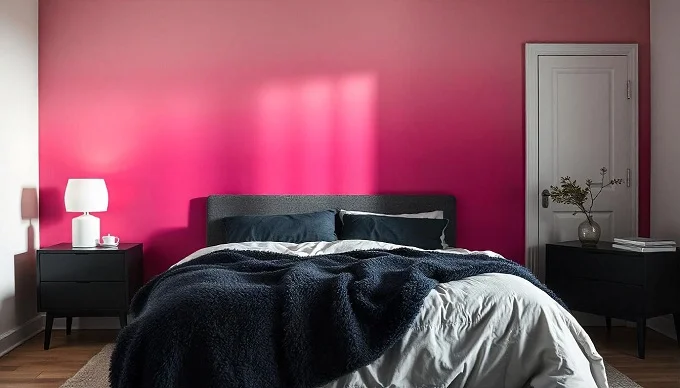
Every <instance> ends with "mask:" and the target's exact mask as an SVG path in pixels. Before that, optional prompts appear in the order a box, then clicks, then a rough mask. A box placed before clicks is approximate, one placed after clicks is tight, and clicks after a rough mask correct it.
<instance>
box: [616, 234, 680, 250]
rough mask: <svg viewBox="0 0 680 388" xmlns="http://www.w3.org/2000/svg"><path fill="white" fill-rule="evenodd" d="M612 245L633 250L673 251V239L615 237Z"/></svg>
mask: <svg viewBox="0 0 680 388" xmlns="http://www.w3.org/2000/svg"><path fill="white" fill-rule="evenodd" d="M612 247H614V248H618V249H625V250H627V251H634V252H675V241H673V240H659V239H653V238H647V237H626V238H615V239H614V244H612Z"/></svg>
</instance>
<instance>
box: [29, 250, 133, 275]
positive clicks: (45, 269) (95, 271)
mask: <svg viewBox="0 0 680 388" xmlns="http://www.w3.org/2000/svg"><path fill="white" fill-rule="evenodd" d="M86 252H87V253H86ZM39 258H40V280H41V281H43V282H44V281H51V282H71V281H72V282H78V281H125V256H124V254H122V253H120V254H119V253H92V252H88V251H83V253H41V254H40V255H39Z"/></svg>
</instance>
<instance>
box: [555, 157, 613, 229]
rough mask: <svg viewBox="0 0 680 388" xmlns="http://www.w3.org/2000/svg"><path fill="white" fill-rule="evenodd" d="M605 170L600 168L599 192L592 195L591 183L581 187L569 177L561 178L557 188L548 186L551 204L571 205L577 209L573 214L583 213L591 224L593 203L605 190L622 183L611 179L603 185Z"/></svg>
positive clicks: (589, 181)
mask: <svg viewBox="0 0 680 388" xmlns="http://www.w3.org/2000/svg"><path fill="white" fill-rule="evenodd" d="M606 174H607V169H606V168H605V167H602V168H601V169H600V190H599V191H598V192H597V194H595V195H593V191H592V185H593V181H592V180H590V179H586V185H585V187H581V186H580V185H579V184H577V183H576V181H575V180H572V179H571V177H568V176H566V177H561V178H560V185H559V186H553V185H551V186H550V198H552V200H553V202H556V203H561V204H565V205H573V206H576V207H577V208H578V210H577V211H575V212H574V214H577V213H583V214H584V215H585V216H586V219H587V220H588V223H590V224H591V225H592V223H593V206H594V204H595V201H596V200H597V198H598V197H599V196H600V194H601V193H602V190H604V189H605V188H607V187H609V186H612V185H618V184H621V183H623V179H612V180H610V181H609V182H608V183H607V184H605V183H604V179H605V176H606ZM588 200H590V206H588V207H587V208H586V201H588Z"/></svg>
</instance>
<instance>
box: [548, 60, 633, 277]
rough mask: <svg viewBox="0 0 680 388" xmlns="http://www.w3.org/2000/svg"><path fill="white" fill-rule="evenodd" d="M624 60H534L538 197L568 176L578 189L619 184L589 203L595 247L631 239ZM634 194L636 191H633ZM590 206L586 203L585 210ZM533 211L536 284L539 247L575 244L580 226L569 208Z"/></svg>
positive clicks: (629, 144) (630, 145)
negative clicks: (596, 227)
mask: <svg viewBox="0 0 680 388" xmlns="http://www.w3.org/2000/svg"><path fill="white" fill-rule="evenodd" d="M628 77H629V76H628V59H627V57H626V56H616V55H612V56H578V55H574V56H557V55H555V56H540V57H539V58H538V106H539V108H538V147H539V149H538V158H539V159H538V162H539V166H538V175H539V176H538V183H539V191H540V192H543V190H550V186H551V185H555V186H557V185H559V183H560V177H563V176H569V177H571V178H572V179H575V180H576V181H577V183H579V184H581V185H582V186H584V185H585V181H586V179H592V180H593V182H597V183H596V184H595V185H593V190H594V191H595V192H596V193H597V191H598V190H599V187H600V186H599V182H600V175H599V174H600V169H601V168H602V167H605V168H607V170H608V171H607V174H606V176H605V181H609V180H610V179H614V178H621V179H623V184H622V185H618V186H610V187H607V188H605V189H604V190H603V191H602V193H601V194H600V195H599V197H598V198H597V200H596V201H595V206H594V207H593V213H594V214H593V218H594V219H595V221H596V222H597V223H599V224H600V225H601V227H602V236H601V240H603V241H611V239H612V238H613V237H625V236H631V235H633V233H634V231H636V230H637V228H635V226H634V223H635V222H637V217H636V216H635V213H634V211H635V209H636V206H635V204H634V201H635V200H636V197H637V196H634V195H633V187H634V186H633V185H632V184H631V183H632V182H631V179H632V177H634V176H637V175H636V174H634V171H632V169H633V168H634V165H635V160H637V159H636V158H635V156H636V153H637V149H636V148H635V142H634V141H633V133H634V132H635V131H634V130H633V123H632V114H631V110H632V109H631V104H630V102H629V98H630V90H629V83H628ZM635 186H637V185H635ZM586 204H588V202H587V203H586ZM545 205H546V204H545V203H544V202H543V198H542V196H539V197H538V198H536V206H538V207H539V211H538V217H539V231H538V234H539V241H538V243H539V263H540V265H539V276H540V277H541V278H544V269H545V265H544V264H543V263H545V260H544V252H545V244H546V243H550V242H557V241H568V240H578V235H577V226H578V225H579V224H580V223H581V222H582V221H584V220H585V216H584V215H583V214H582V213H578V214H576V215H574V214H573V212H574V210H575V207H574V206H571V205H559V204H556V203H554V202H552V200H550V201H548V204H547V207H546V206H545Z"/></svg>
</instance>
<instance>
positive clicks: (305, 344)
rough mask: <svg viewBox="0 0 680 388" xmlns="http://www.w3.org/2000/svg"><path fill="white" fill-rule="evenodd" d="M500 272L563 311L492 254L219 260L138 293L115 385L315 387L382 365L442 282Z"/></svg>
mask: <svg viewBox="0 0 680 388" xmlns="http://www.w3.org/2000/svg"><path fill="white" fill-rule="evenodd" d="M492 272H495V273H506V274H512V275H516V276H519V277H522V278H524V279H526V280H528V281H530V282H531V283H533V284H534V285H535V286H536V287H538V288H540V289H542V290H543V291H545V292H547V293H548V294H549V295H550V296H551V297H553V298H554V299H555V300H557V301H558V302H559V303H562V302H561V301H560V300H559V299H557V297H556V296H555V295H554V294H553V293H552V292H551V291H549V290H548V289H547V288H546V287H545V286H544V285H543V284H541V283H540V282H539V281H538V280H537V279H536V278H535V277H534V276H533V275H532V274H531V273H530V272H529V271H528V270H527V269H526V268H524V267H522V266H520V265H518V264H516V263H514V262H511V261H509V260H506V259H502V258H494V257H490V256H485V255H463V254H451V253H437V252H430V251H417V250H412V249H405V248H403V249H396V250H367V251H354V252H348V253H342V254H330V255H323V256H315V257H310V258H300V257H297V256H291V255H286V254H280V253H269V252H260V251H233V250H223V251H217V252H213V253H210V254H207V255H205V256H202V257H200V258H197V259H195V260H192V261H190V262H187V263H184V264H181V265H178V266H176V267H174V268H171V269H170V270H168V271H166V272H164V273H162V274H160V275H159V276H157V277H155V278H154V279H152V280H151V281H150V282H149V283H147V284H146V285H144V286H143V287H142V288H141V289H140V291H139V292H138V293H137V294H136V295H135V297H134V299H133V301H132V305H131V312H132V314H133V317H134V319H133V321H132V322H131V323H130V324H129V325H128V326H127V327H125V328H124V329H123V330H121V332H120V334H119V336H118V340H117V344H116V347H115V349H114V352H113V355H112V358H111V370H110V380H111V386H112V387H114V388H123V387H158V388H161V387H162V388H169V387H297V388H306V387H316V386H319V385H322V384H325V383H328V382H331V381H332V380H335V379H337V378H339V377H341V376H343V375H345V374H347V373H350V372H352V371H354V370H356V369H358V368H361V367H363V366H365V365H368V364H370V363H371V362H373V361H375V360H376V359H377V358H379V357H380V356H381V355H382V354H383V352H385V351H386V350H387V349H388V348H389V347H390V346H391V345H393V344H394V343H395V342H397V341H398V340H399V339H400V338H401V336H403V335H404V334H405V332H406V331H407V330H408V328H409V327H410V325H411V324H412V322H413V321H414V319H415V317H416V316H417V314H418V313H419V311H420V308H421V306H422V303H423V299H424V298H425V297H426V296H427V295H428V294H429V293H430V291H431V290H432V289H433V288H434V287H435V286H436V285H437V284H439V283H443V282H448V281H453V280H459V279H463V278H466V277H469V276H473V275H479V274H485V273H492Z"/></svg>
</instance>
